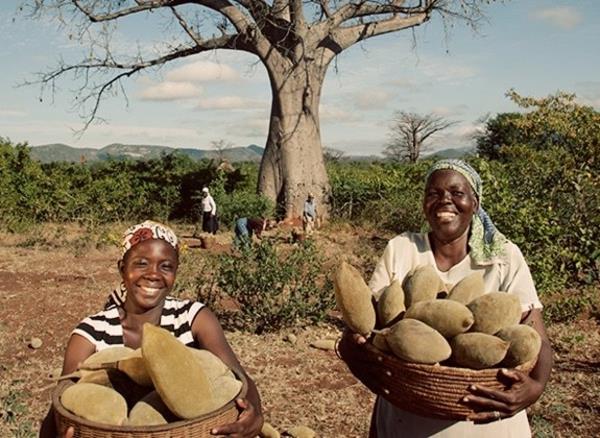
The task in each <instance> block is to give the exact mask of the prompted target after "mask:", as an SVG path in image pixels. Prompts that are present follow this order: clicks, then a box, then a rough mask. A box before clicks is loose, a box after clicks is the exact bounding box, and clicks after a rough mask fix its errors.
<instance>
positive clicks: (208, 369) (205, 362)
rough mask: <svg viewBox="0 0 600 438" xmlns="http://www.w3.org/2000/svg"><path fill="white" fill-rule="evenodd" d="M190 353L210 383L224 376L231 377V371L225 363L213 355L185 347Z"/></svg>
mask: <svg viewBox="0 0 600 438" xmlns="http://www.w3.org/2000/svg"><path fill="white" fill-rule="evenodd" d="M187 348H188V350H190V351H191V353H192V354H193V356H194V358H195V359H196V360H197V361H198V363H199V364H200V365H201V366H202V370H204V373H205V374H206V377H207V378H208V380H210V381H211V382H212V381H214V380H215V379H217V378H218V377H221V376H224V375H230V376H233V374H232V373H231V370H230V369H229V367H228V366H227V365H225V363H224V362H223V361H222V360H221V359H220V358H219V357H218V356H217V355H215V354H214V353H212V352H211V351H209V350H205V349H200V348H192V347H187Z"/></svg>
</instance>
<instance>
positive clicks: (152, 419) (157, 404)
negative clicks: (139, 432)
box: [127, 391, 175, 426]
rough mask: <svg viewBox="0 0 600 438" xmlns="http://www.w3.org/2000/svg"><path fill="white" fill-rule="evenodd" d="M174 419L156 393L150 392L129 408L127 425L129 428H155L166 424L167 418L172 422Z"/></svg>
mask: <svg viewBox="0 0 600 438" xmlns="http://www.w3.org/2000/svg"><path fill="white" fill-rule="evenodd" d="M174 417H175V416H174V415H173V414H172V413H171V412H170V411H169V408H167V406H166V405H165V404H164V402H163V401H162V399H161V398H160V395H158V392H156V391H152V392H150V393H149V394H148V395H146V396H145V397H144V398H142V399H141V400H140V401H138V402H137V403H136V404H135V406H134V407H133V408H131V411H130V412H129V418H128V419H127V424H128V425H129V426H155V425H159V424H167V423H168V422H169V420H167V418H169V419H170V420H172V421H174V420H175V418H174Z"/></svg>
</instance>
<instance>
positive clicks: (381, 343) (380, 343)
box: [371, 333, 392, 353]
mask: <svg viewBox="0 0 600 438" xmlns="http://www.w3.org/2000/svg"><path fill="white" fill-rule="evenodd" d="M371 343H372V344H373V346H374V347H375V348H377V349H378V350H381V351H384V352H386V353H387V352H391V351H392V350H390V346H389V345H388V343H387V341H386V340H385V336H384V335H382V334H380V333H376V334H375V336H373V339H371Z"/></svg>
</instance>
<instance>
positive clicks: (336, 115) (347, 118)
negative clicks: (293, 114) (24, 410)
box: [319, 104, 360, 124]
mask: <svg viewBox="0 0 600 438" xmlns="http://www.w3.org/2000/svg"><path fill="white" fill-rule="evenodd" d="M319 119H320V122H321V124H324V123H352V122H356V121H357V120H360V117H359V116H358V115H357V113H355V112H350V111H347V110H345V109H342V108H340V107H337V106H332V105H323V104H321V106H320V107H319Z"/></svg>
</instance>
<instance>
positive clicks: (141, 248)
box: [40, 221, 263, 437]
mask: <svg viewBox="0 0 600 438" xmlns="http://www.w3.org/2000/svg"><path fill="white" fill-rule="evenodd" d="M122 246H123V251H122V258H121V259H120V260H119V262H118V267H119V272H120V274H121V279H122V283H121V286H120V288H118V289H117V290H116V291H115V292H113V293H112V294H111V296H110V299H109V302H108V303H107V305H106V307H105V309H104V310H103V311H101V312H98V313H96V314H94V315H92V316H89V317H87V318H85V319H84V320H83V321H82V322H81V323H79V325H78V326H77V327H76V328H75V330H73V332H72V334H71V337H70V339H69V342H68V344H67V348H66V352H65V358H64V363H63V371H62V373H63V375H65V374H69V373H72V372H73V371H75V370H76V369H77V368H78V366H79V364H80V363H81V362H83V361H84V360H85V359H86V358H88V357H89V356H91V355H92V354H93V353H95V352H97V351H100V350H103V349H106V348H109V347H114V346H127V347H130V348H133V349H136V348H139V347H140V346H141V342H142V326H143V325H144V323H147V322H149V323H152V324H154V325H157V326H160V327H162V328H164V329H166V330H168V331H170V332H171V333H173V335H175V337H176V338H177V339H178V340H179V341H180V342H182V343H183V344H185V345H188V346H191V347H195V348H203V349H207V350H209V351H211V352H212V353H214V354H215V355H217V356H218V357H219V358H220V359H221V360H222V361H223V362H224V363H225V364H227V365H228V366H229V367H230V368H231V369H235V370H237V371H239V372H240V373H243V374H244V375H245V376H246V378H247V379H248V393H247V398H246V399H240V400H237V404H238V407H239V408H240V414H239V416H238V419H237V421H236V422H235V423H231V424H226V425H222V426H220V427H217V428H215V430H214V431H213V433H214V434H216V435H225V436H236V437H255V436H256V435H257V434H258V432H259V431H260V429H261V426H262V421H263V419H262V413H261V404H260V397H259V394H258V391H257V389H256V386H255V384H254V382H253V381H252V379H251V378H250V377H249V376H248V375H247V374H246V373H245V371H244V370H243V368H242V366H241V365H240V363H239V361H238V359H237V357H236V356H235V353H234V352H233V350H232V349H231V347H230V346H229V344H228V342H227V340H226V339H225V335H224V333H223V330H222V328H221V325H220V324H219V322H218V320H217V318H216V317H215V315H214V314H213V313H212V312H211V311H210V310H209V309H208V308H206V307H205V306H204V305H203V304H201V303H199V302H193V301H189V300H180V299H176V298H173V297H170V296H169V295H168V294H169V293H170V291H171V289H172V288H173V285H174V283H175V277H176V274H177V268H178V266H179V245H178V239H177V236H176V235H175V233H174V232H173V231H172V230H171V229H170V228H168V227H167V226H165V225H163V224H159V223H157V222H152V221H146V222H143V223H141V224H138V225H134V226H133V227H131V228H129V229H128V230H127V231H126V232H125V234H124V239H123V245H122ZM70 435H72V431H69V432H68V434H67V436H70ZM40 436H42V437H45V436H48V437H54V436H56V432H55V425H54V423H53V421H52V415H51V412H50V413H49V415H48V416H47V417H46V419H45V420H44V422H43V424H42V429H41V431H40Z"/></svg>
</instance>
